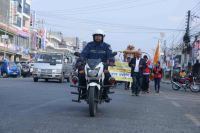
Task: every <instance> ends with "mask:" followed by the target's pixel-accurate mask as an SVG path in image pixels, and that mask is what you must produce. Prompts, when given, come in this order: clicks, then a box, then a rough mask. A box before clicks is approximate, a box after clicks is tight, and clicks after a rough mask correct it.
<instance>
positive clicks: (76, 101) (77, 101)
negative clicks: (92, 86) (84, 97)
mask: <svg viewBox="0 0 200 133" xmlns="http://www.w3.org/2000/svg"><path fill="white" fill-rule="evenodd" d="M72 102H75V103H81V101H80V100H74V99H72Z"/></svg>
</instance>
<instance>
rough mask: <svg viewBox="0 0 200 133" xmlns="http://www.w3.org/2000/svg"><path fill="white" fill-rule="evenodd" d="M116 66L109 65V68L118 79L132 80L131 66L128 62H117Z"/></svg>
mask: <svg viewBox="0 0 200 133" xmlns="http://www.w3.org/2000/svg"><path fill="white" fill-rule="evenodd" d="M115 65H116V66H114V67H109V68H108V70H109V72H110V74H111V75H112V77H114V78H115V80H116V81H125V82H132V77H131V68H130V67H129V66H128V63H127V62H116V63H115Z"/></svg>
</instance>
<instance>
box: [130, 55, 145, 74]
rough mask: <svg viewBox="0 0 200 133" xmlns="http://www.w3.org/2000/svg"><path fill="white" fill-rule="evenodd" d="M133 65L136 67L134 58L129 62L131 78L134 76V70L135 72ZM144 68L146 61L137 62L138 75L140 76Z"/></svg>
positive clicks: (141, 59)
mask: <svg viewBox="0 0 200 133" xmlns="http://www.w3.org/2000/svg"><path fill="white" fill-rule="evenodd" d="M135 65H136V58H132V59H131V61H130V62H129V67H131V76H132V77H133V76H134V70H135ZM145 66H146V61H145V60H144V59H143V58H140V62H139V73H140V75H142V73H143V69H144V68H145Z"/></svg>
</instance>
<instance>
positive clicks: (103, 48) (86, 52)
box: [81, 42, 112, 62]
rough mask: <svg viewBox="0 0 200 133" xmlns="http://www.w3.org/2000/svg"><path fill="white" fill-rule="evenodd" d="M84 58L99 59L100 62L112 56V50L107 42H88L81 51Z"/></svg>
mask: <svg viewBox="0 0 200 133" xmlns="http://www.w3.org/2000/svg"><path fill="white" fill-rule="evenodd" d="M81 57H83V58H84V59H101V60H102V62H107V61H108V60H109V59H110V58H112V50H111V47H110V45H109V44H107V43H104V42H103V43H101V44H97V43H96V42H90V43H88V44H87V45H86V47H85V48H84V49H83V51H82V53H81Z"/></svg>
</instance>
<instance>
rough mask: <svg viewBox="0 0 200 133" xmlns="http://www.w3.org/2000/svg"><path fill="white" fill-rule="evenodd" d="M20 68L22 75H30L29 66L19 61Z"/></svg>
mask: <svg viewBox="0 0 200 133" xmlns="http://www.w3.org/2000/svg"><path fill="white" fill-rule="evenodd" d="M21 65H22V69H21V75H22V76H23V77H28V76H30V75H31V74H30V66H29V65H28V64H27V63H21Z"/></svg>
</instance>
